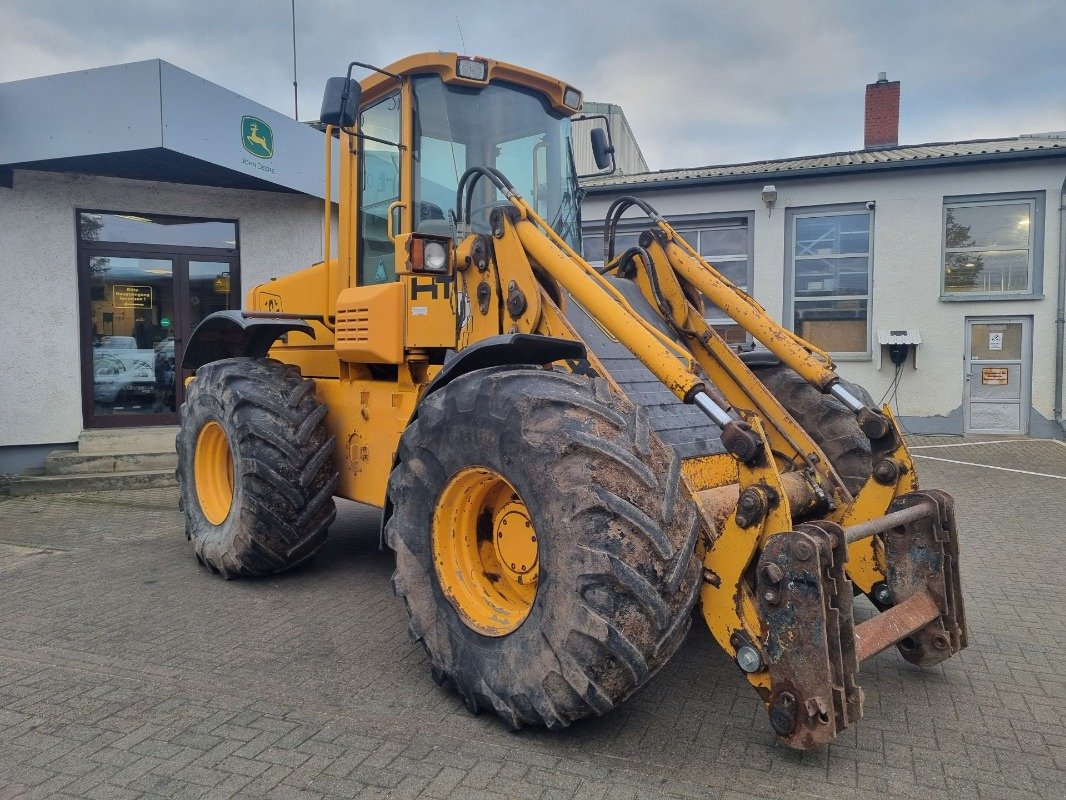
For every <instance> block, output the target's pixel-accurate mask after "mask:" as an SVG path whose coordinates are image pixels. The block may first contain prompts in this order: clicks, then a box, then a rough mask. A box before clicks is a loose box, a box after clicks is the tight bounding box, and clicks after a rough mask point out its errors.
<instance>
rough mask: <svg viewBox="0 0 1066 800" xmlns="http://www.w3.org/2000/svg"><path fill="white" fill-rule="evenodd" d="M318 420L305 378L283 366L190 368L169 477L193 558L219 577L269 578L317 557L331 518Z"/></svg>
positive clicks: (320, 414)
mask: <svg viewBox="0 0 1066 800" xmlns="http://www.w3.org/2000/svg"><path fill="white" fill-rule="evenodd" d="M325 416H326V407H325V406H324V405H322V404H321V403H319V402H318V399H317V398H316V397H315V384H314V381H311V380H305V379H304V378H303V377H302V376H301V375H300V370H299V369H297V368H296V367H295V366H292V365H291V364H282V363H281V362H279V361H275V360H273V359H268V358H229V359H224V360H222V361H215V362H213V363H210V364H207V365H205V366H203V367H201V368H200V369H199V370H197V373H196V380H194V381H193V382H192V383H191V384H190V386H189V393H188V396H187V397H186V400H185V403H184V404H183V405H182V408H181V429H180V431H179V432H178V437H177V450H178V470H177V478H178V484H179V486H180V489H181V504H182V507H183V509H184V511H185V533H186V537H187V538H189V539H190V540H191V541H192V543H193V547H194V548H195V552H196V558H197V560H198V561H200V562H201V563H202V564H204V565H205V566H207V567H208V568H210V569H211V570H212V571H213V572H215V573H218V574H220V575H222V577H224V578H232V577H236V576H254V575H270V574H273V573H277V572H282V571H284V570H287V569H291V568H292V567H294V566H296V565H297V564H300V563H303V562H304V561H307V560H308V559H309V558H311V557H312V556H313V555H314V554H315V553H316V552H317V551H318V549H319V548H320V547H321V546H322V545H323V544H324V543H325V541H326V533H327V531H328V529H329V526H330V524H331V523H332V522H333V519H334V517H335V516H336V513H337V512H336V506H335V504H334V501H333V491H334V489H335V488H336V485H337V472H336V471H335V470H334V469H333V465H332V456H333V448H334V438H333V437H332V436H330V435H329V432H328V430H327V429H326V425H325ZM227 451H228V453H227ZM227 456H228V461H227ZM197 459H200V463H199V464H198V463H197ZM227 473H228V484H229V485H228V487H227V486H226V483H227V480H226V478H227Z"/></svg>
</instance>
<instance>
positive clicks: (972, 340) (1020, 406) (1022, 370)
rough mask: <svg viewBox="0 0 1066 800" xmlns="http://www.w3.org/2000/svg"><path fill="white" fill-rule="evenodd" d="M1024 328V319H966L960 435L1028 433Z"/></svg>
mask: <svg viewBox="0 0 1066 800" xmlns="http://www.w3.org/2000/svg"><path fill="white" fill-rule="evenodd" d="M1030 330H1031V329H1030V321H1029V320H1028V319H1026V318H1024V317H1014V318H1008V317H990V318H984V319H968V320H966V382H965V384H966V385H965V398H964V402H963V418H964V428H965V431H966V433H1007V434H1010V433H1013V434H1024V433H1027V432H1028V430H1029V392H1030V388H1031V379H1030V376H1029V364H1030V347H1031V340H1030V336H1031V333H1030Z"/></svg>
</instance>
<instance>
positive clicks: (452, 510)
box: [432, 467, 540, 636]
mask: <svg viewBox="0 0 1066 800" xmlns="http://www.w3.org/2000/svg"><path fill="white" fill-rule="evenodd" d="M432 538H433V563H434V566H435V567H436V570H437V578H438V579H439V581H440V585H441V588H442V589H443V590H444V594H445V596H446V597H447V598H448V601H449V602H450V603H451V604H452V606H453V607H454V608H455V610H456V611H458V612H459V615H460V616H461V617H462V618H463V621H464V622H465V623H466V624H467V625H468V626H470V627H471V628H473V629H474V630H475V631H477V632H478V633H482V634H485V635H486V636H505V635H506V634H508V633H511V632H512V631H514V630H516V629H517V628H518V626H519V625H521V624H522V623H523V622H524V621H525V619H526V617H528V616H529V612H530V610H531V609H532V608H533V599H534V598H535V597H536V596H537V579H538V577H539V573H540V564H539V545H538V544H537V533H536V531H535V530H534V528H533V521H532V519H531V518H530V514H529V509H527V508H526V504H525V503H524V502H522V499H521V498H520V497H519V496H518V492H516V491H515V488H514V487H513V486H512V485H511V484H510V482H508V481H507V479H506V478H504V477H503V476H502V475H500V474H499V473H498V472H495V471H493V470H491V469H489V468H488V467H467V468H466V469H463V470H461V471H460V472H458V473H456V474H455V475H454V476H453V477H452V479H451V480H450V481H448V485H447V486H445V487H444V491H443V492H441V495H440V500H439V501H438V502H437V508H436V511H435V512H434V513H433V532H432Z"/></svg>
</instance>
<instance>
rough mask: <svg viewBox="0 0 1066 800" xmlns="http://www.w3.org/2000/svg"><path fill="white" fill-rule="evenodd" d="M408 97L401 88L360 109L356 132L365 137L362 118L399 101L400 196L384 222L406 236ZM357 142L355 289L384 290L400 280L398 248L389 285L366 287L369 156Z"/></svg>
mask: <svg viewBox="0 0 1066 800" xmlns="http://www.w3.org/2000/svg"><path fill="white" fill-rule="evenodd" d="M405 97H406V94H405V92H404V90H403V88H402V87H400V88H396V89H394V90H393V91H390V92H388V93H386V94H384V95H382V96H381V97H379V98H377V99H376V100H374V102H373V103H370V104H369V105H366V106H363V107H362V108H360V109H359V118H358V122H357V128H356V129H357V130H358V131H359V132H360V133H362V130H363V116H364V115H365V114H366V113H367V112H368V111H370V110H372V109H375V108H377V107H378V106H380V105H382V104H384V103H386V102H388V101H390V100H395V101H396V103H397V108H396V115H397V119H398V121H399V134H400V135H399V137H398V140H397V150H396V153H397V169H396V186H397V196H396V200H394V201H392V202H391V203H389V206H388V207H387V209H386V212H385V214H386V221H385V224H386V230H388V225H389V224H390V222H394V221H395V222H397V223H398V224H397V226H396V230H395V231H394V234H395V235H399V234H401V233H405V232H406V223H405V218H406V217H407V216H408V215H407V214H405V213H404V212H403V210H402V209H403V208H405V206H403V205H402V204H403V202H404V200H403V198H404V190H405V188H406V187H405V186H404V178H405V174H404V173H405V172H408V170H407V169H406V163H407V160H406V158H405V157H404V136H405V133H406V130H407V120H406V113H405V111H406V109H407V107H408V105H409V104H408V103H406V102H405ZM358 141H359V145H358V155H359V159H358V160H359V166H358V175H357V179H356V206H355V208H356V212H355V213H356V218H355V224H354V225H353V231H354V233H355V236H356V242H355V252H356V264H355V285H356V286H382V285H384V284H386V283H395V282H396V281H398V280H399V279H400V275H399V270H398V267H397V261H396V254H395V247H394V249H393V265H392V278H391V279H389V280H387V281H383V282H379V281H374V282H372V283H366V282H365V281H364V280H363V267H364V263H363V262H364V260H365V256H366V236H365V235H364V228H363V211H364V208H365V206H364V205H363V198H364V196H365V193H366V177H367V172H366V164H367V161H366V157H365V156H366V153H365V147H366V140H365V139H359V140H358ZM408 179H409V176H408ZM397 204H400V205H399V206H398V208H399V209H400V214H399V220H398V221H397V220H396V214H395V212H396V210H397ZM389 216H392V220H389V219H388V217H389ZM393 244H394V245H395V242H393Z"/></svg>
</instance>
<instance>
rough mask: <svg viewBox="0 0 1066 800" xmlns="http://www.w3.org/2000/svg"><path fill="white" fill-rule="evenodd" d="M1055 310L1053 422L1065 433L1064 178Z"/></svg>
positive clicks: (1065, 266) (1065, 196)
mask: <svg viewBox="0 0 1066 800" xmlns="http://www.w3.org/2000/svg"><path fill="white" fill-rule="evenodd" d="M1056 300H1057V302H1058V308H1057V309H1056V312H1055V422H1057V423H1058V424H1059V427H1060V428H1061V429H1062V432H1063V433H1064V434H1066V420H1064V419H1063V416H1062V372H1063V369H1064V365H1063V342H1064V340H1066V180H1063V182H1062V192H1061V193H1060V195H1059V294H1058V297H1057V298H1056Z"/></svg>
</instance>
